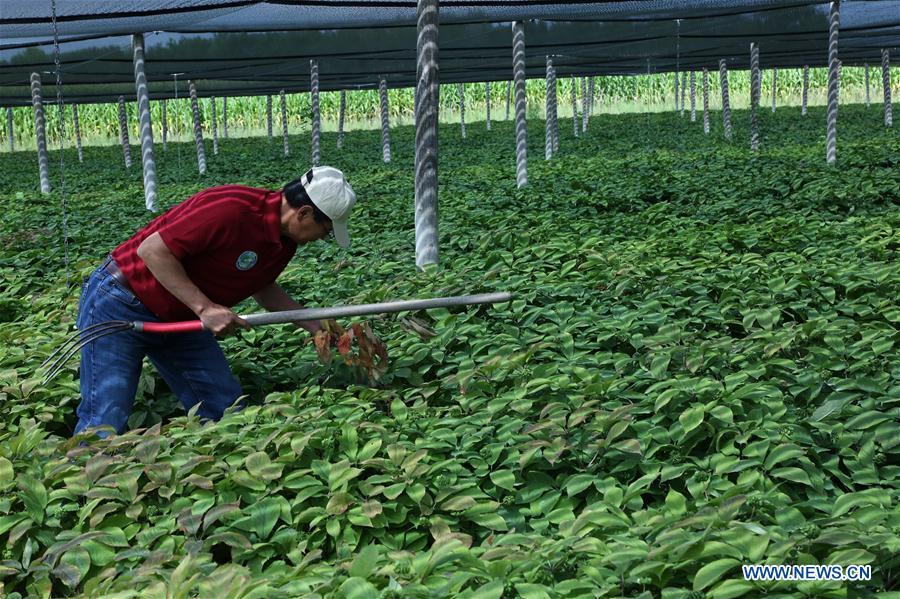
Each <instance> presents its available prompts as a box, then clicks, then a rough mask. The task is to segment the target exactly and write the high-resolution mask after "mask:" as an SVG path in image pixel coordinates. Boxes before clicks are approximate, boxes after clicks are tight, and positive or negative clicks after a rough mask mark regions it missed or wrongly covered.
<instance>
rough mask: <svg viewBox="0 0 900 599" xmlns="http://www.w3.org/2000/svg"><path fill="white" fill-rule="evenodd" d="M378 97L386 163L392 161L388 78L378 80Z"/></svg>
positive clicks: (383, 154)
mask: <svg viewBox="0 0 900 599" xmlns="http://www.w3.org/2000/svg"><path fill="white" fill-rule="evenodd" d="M378 99H379V104H380V110H381V160H382V162H384V163H385V164H387V163H389V162H390V161H391V113H390V107H389V105H388V86H387V78H385V77H381V78H379V80H378Z"/></svg>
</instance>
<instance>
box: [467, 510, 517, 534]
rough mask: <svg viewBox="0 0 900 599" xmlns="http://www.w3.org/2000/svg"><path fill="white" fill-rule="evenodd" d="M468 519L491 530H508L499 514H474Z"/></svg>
mask: <svg viewBox="0 0 900 599" xmlns="http://www.w3.org/2000/svg"><path fill="white" fill-rule="evenodd" d="M468 518H469V520H471V521H472V522H474V523H475V524H478V525H479V526H484V527H485V528H489V529H491V530H501V531H502V530H509V526H507V524H506V521H505V520H504V519H503V517H502V516H500V514H496V513H494V514H475V515H472V516H469V517H468Z"/></svg>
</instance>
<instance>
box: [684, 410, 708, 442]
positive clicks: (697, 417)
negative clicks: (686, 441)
mask: <svg viewBox="0 0 900 599" xmlns="http://www.w3.org/2000/svg"><path fill="white" fill-rule="evenodd" d="M704 412H705V410H704V408H703V406H702V405H698V406H694V407H692V408H688V409H687V410H685V411H684V412H682V413H681V415H680V416H678V421H679V422H680V423H681V426H682V428H683V429H684V433H683V434H682V437H681V438H682V439H683V438H685V437H686V436H687V435H688V433H690V432H691V431H692V430H694V429H695V428H697V427H698V426H700V423H702V422H703V414H704Z"/></svg>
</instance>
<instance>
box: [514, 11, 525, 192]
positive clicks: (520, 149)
mask: <svg viewBox="0 0 900 599" xmlns="http://www.w3.org/2000/svg"><path fill="white" fill-rule="evenodd" d="M512 36H513V44H512V51H513V80H514V82H515V97H516V187H517V188H519V189H521V188H523V187H525V186H526V185H528V133H527V126H526V122H525V110H526V99H525V25H524V23H522V22H521V21H515V22H513V23H512Z"/></svg>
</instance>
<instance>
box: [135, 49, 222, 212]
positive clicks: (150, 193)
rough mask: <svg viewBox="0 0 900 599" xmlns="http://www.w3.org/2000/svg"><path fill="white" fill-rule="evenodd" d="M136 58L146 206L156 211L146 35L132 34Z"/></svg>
mask: <svg viewBox="0 0 900 599" xmlns="http://www.w3.org/2000/svg"><path fill="white" fill-rule="evenodd" d="M131 46H132V52H133V60H134V86H135V96H136V97H137V104H138V122H139V125H140V136H141V169H142V173H143V182H144V206H145V207H146V208H147V210H149V211H151V212H156V209H157V208H156V202H157V199H158V191H157V187H158V186H157V180H156V157H155V155H154V151H153V126H152V122H151V120H150V93H149V91H148V89H147V75H146V73H145V70H144V35H143V34H142V33H135V34H134V35H132V36H131ZM213 101H215V100H213Z"/></svg>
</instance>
